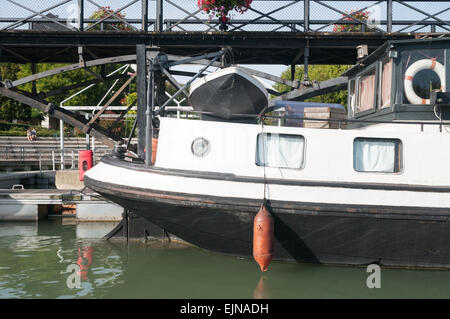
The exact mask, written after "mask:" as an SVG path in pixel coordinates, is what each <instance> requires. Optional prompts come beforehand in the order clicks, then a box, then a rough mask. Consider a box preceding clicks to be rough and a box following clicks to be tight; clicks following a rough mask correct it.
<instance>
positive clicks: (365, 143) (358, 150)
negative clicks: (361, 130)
mask: <svg viewBox="0 0 450 319" xmlns="http://www.w3.org/2000/svg"><path fill="white" fill-rule="evenodd" d="M401 145H402V143H401V141H400V140H399V139H385V138H360V137H358V138H356V139H355V140H354V141H353V168H354V169H355V170H356V171H358V172H384V173H398V172H400V171H401V157H402V156H401Z"/></svg>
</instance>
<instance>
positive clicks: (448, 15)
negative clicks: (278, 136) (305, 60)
mask: <svg viewBox="0 0 450 319" xmlns="http://www.w3.org/2000/svg"><path fill="white" fill-rule="evenodd" d="M1 3H2V10H1V13H0V30H29V29H34V30H40V31H55V30H56V31H85V32H89V31H94V30H96V31H98V30H103V31H108V30H112V31H122V32H130V31H158V32H169V31H209V32H216V31H220V28H219V25H220V23H219V21H218V18H217V17H212V19H211V18H210V17H209V16H208V15H207V14H206V13H205V12H203V11H202V10H201V9H200V8H199V7H198V5H197V0H115V1H113V2H112V1H106V0H46V1H35V0H2V1H1ZM108 6H110V7H108ZM351 12H357V13H358V12H367V15H366V16H360V17H355V15H353V14H351ZM100 13H102V14H100ZM230 18H231V19H230V20H229V22H228V31H229V32H238V31H259V32H277V31H284V32H304V31H315V32H333V31H346V32H354V31H378V32H449V31H450V2H449V1H447V0H431V1H418V0H378V1H377V0H372V1H346V0H333V1H330V0H253V2H252V4H251V7H250V9H249V10H248V11H247V12H245V13H244V14H239V13H238V12H236V11H233V12H231V13H230ZM341 29H343V30H341Z"/></svg>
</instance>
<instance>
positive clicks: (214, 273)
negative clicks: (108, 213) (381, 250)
mask: <svg viewBox="0 0 450 319" xmlns="http://www.w3.org/2000/svg"><path fill="white" fill-rule="evenodd" d="M97 226H98V227H100V230H97V231H95V227H96V226H95V225H94V226H92V227H91V228H92V229H90V228H89V226H86V225H81V226H80V225H62V221H61V219H54V220H51V221H45V222H39V223H38V224H37V223H36V224H23V223H20V224H16V223H14V224H12V223H0V298H52V299H53V298H167V299H171V298H183V299H184V298H206V299H209V298H221V299H231V298H232V299H234V298H239V299H240V298H246V299H248V298H250V299H251V298H260V297H264V298H287V299H292V298H294V299H297V298H449V297H450V289H449V288H450V271H423V270H422V271H419V270H395V269H382V270H381V288H379V289H376V288H374V289H369V288H367V286H366V279H367V277H368V275H370V274H369V273H367V272H366V269H365V268H357V267H334V266H320V265H308V264H297V263H286V262H273V263H272V264H271V266H270V270H269V271H268V272H267V273H266V274H265V275H264V277H263V276H262V274H261V272H260V271H259V268H258V266H257V265H256V263H255V262H254V261H252V260H244V259H239V258H234V257H228V256H222V255H219V254H215V253H211V252H208V251H205V250H202V249H198V248H195V247H189V246H185V245H179V244H173V243H168V242H165V243H163V242H160V241H154V242H147V243H143V242H130V243H126V242H123V241H105V240H102V239H89V238H86V237H89V232H91V233H92V234H93V235H92V236H97V237H98V234H99V233H102V231H103V232H105V229H107V228H105V229H102V228H101V226H100V225H97ZM80 227H84V228H85V229H84V230H83V229H82V228H80ZM86 227H87V229H88V231H86ZM110 227H111V226H110ZM89 229H90V230H89ZM80 237H84V238H80ZM87 247H90V248H87ZM79 249H80V252H79ZM83 251H84V252H85V255H84V257H86V258H85V259H83V261H84V263H85V266H84V267H86V268H85V269H84V271H85V273H82V278H81V285H80V288H72V289H71V288H69V287H68V286H67V279H68V277H69V276H70V274H71V273H70V272H69V273H67V272H66V271H67V267H68V266H69V265H72V264H76V263H77V261H78V260H82V259H80V256H79V255H80V254H83ZM86 252H87V253H86ZM88 257H89V258H88Z"/></svg>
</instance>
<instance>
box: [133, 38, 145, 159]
mask: <svg viewBox="0 0 450 319" xmlns="http://www.w3.org/2000/svg"><path fill="white" fill-rule="evenodd" d="M136 90H137V99H138V103H137V114H136V120H135V121H136V122H137V127H138V149H137V155H138V157H139V158H141V159H144V147H145V111H146V109H147V62H146V50H145V44H138V45H136Z"/></svg>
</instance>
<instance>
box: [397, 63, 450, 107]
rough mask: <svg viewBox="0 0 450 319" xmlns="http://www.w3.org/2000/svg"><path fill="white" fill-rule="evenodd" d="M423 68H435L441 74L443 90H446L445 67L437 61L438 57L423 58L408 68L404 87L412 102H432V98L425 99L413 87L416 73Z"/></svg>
mask: <svg viewBox="0 0 450 319" xmlns="http://www.w3.org/2000/svg"><path fill="white" fill-rule="evenodd" d="M422 70H433V71H434V72H436V74H437V75H438V76H439V79H440V80H441V90H442V91H444V90H445V68H444V66H443V65H442V64H441V63H439V62H438V61H436V59H423V60H419V61H416V62H414V63H413V64H411V66H410V67H409V68H408V69H407V70H406V73H405V79H404V87H405V94H406V98H407V99H408V101H409V102H410V103H411V104H430V99H424V98H422V97H420V96H418V95H417V94H416V92H414V89H413V80H414V77H415V76H416V74H417V73H418V72H419V71H422Z"/></svg>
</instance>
